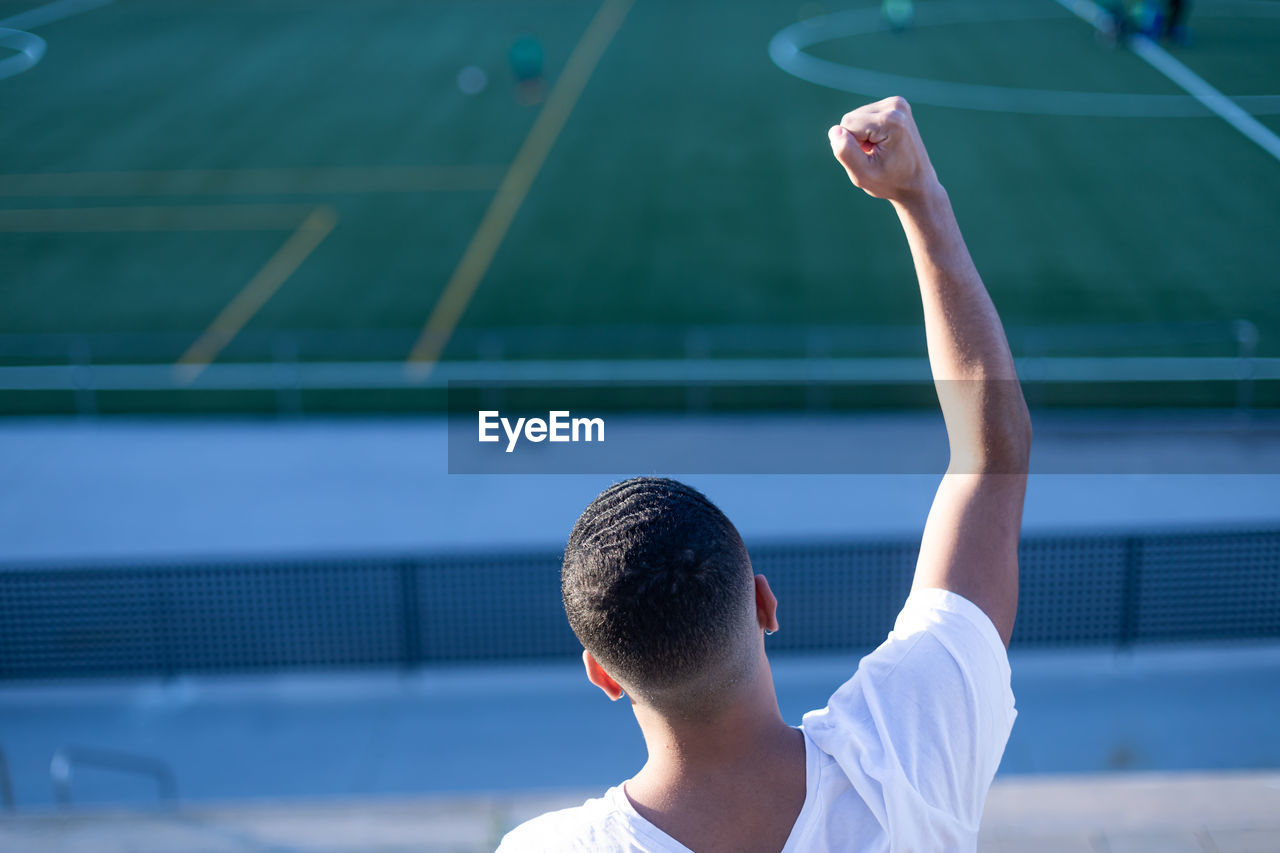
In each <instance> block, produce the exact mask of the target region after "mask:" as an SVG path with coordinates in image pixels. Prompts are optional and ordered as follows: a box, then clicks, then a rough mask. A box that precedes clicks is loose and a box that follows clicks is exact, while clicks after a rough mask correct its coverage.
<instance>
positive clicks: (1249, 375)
mask: <svg viewBox="0 0 1280 853" xmlns="http://www.w3.org/2000/svg"><path fill="white" fill-rule="evenodd" d="M1235 331H1236V357H1237V358H1238V359H1239V360H1240V374H1239V378H1238V379H1237V380H1236V411H1237V412H1239V415H1240V417H1241V418H1242V419H1244V420H1248V419H1249V416H1250V414H1251V413H1252V411H1253V357H1254V355H1255V354H1256V353H1257V350H1258V327H1257V326H1255V325H1254V324H1253V323H1251V322H1249V321H1248V320H1236V322H1235Z"/></svg>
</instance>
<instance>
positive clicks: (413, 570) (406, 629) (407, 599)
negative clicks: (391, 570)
mask: <svg viewBox="0 0 1280 853" xmlns="http://www.w3.org/2000/svg"><path fill="white" fill-rule="evenodd" d="M400 624H401V630H402V634H401V638H400V640H401V642H402V643H403V644H404V658H403V660H402V663H403V665H404V668H405V669H412V668H414V667H416V666H419V665H421V664H422V612H421V608H420V607H419V590H418V564H417V563H416V562H414V561H413V560H402V561H401V562H400Z"/></svg>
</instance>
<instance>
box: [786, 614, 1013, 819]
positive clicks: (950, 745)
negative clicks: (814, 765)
mask: <svg viewBox="0 0 1280 853" xmlns="http://www.w3.org/2000/svg"><path fill="white" fill-rule="evenodd" d="M1016 716H1017V711H1016V710H1015V708H1014V703H1013V691H1012V689H1011V687H1010V672H1009V660H1008V657H1007V655H1006V654H1005V649H1004V644H1003V643H1002V642H1001V640H1000V636H999V634H998V633H997V632H996V629H995V626H994V625H993V624H992V623H991V620H990V619H989V618H988V617H987V615H986V614H985V613H983V612H982V610H981V609H979V608H978V606H977V605H975V604H973V603H972V602H970V601H969V600H968V599H965V598H963V597H961V596H959V595H957V594H955V593H953V592H949V591H947V590H943V589H921V590H916V591H915V592H913V593H912V594H911V595H910V597H908V599H907V602H906V604H905V605H904V606H903V608H902V611H901V613H899V614H898V618H897V620H896V622H895V623H894V626H893V631H892V632H891V633H890V634H889V636H888V638H887V639H886V640H885V641H884V643H883V644H881V646H880V647H879V648H878V649H876V650H875V651H874V652H872V653H871V654H870V655H868V656H867V657H865V658H863V659H862V661H861V662H860V663H859V665H858V669H857V671H856V672H855V673H854V675H853V677H852V678H851V679H850V680H849V681H847V682H845V684H844V685H842V686H841V687H840V688H839V689H838V690H837V691H836V692H835V693H834V694H833V695H832V697H831V699H830V700H829V701H828V703H827V707H825V708H823V709H821V710H818V711H812V712H810V713H809V714H806V715H805V718H804V730H805V732H806V733H808V735H809V736H810V737H811V738H812V739H813V741H814V742H815V743H816V744H817V745H818V746H819V747H820V748H821V749H822V750H823V751H824V752H827V753H828V754H830V755H831V756H832V757H833V758H835V760H836V762H837V763H838V764H840V765H841V767H842V768H843V769H844V770H845V772H846V774H847V775H848V776H849V778H850V779H851V780H853V782H854V785H855V787H856V788H859V789H860V790H859V793H860V794H861V795H862V796H863V799H864V800H867V801H868V804H869V805H871V806H872V809H873V811H875V812H877V813H878V816H879V817H880V818H881V820H882V823H883V824H884V825H885V826H886V827H890V824H892V823H895V822H896V821H898V820H909V819H910V818H909V816H908V814H909V812H910V811H911V809H909V808H908V809H905V811H903V812H902V813H900V814H896V815H895V812H898V811H902V810H903V805H902V801H903V800H904V798H906V799H917V798H918V800H921V801H923V803H922V805H923V806H924V807H926V808H927V809H929V810H930V811H934V812H941V813H943V814H945V815H947V816H949V817H950V818H951V819H952V820H954V822H955V823H957V824H958V825H959V827H963V828H965V829H966V830H969V831H972V832H976V831H977V828H978V824H979V823H980V822H981V819H982V808H983V804H984V803H985V802H986V797H987V791H988V789H989V788H990V786H991V780H992V778H993V777H994V776H995V772H996V768H997V767H998V766H999V764H1000V758H1001V756H1002V755H1003V754H1004V748H1005V744H1006V743H1007V742H1008V739H1009V733H1010V731H1011V730H1012V727H1013V721H1014V718H1015V717H1016ZM917 818H918V815H917ZM959 827H957V828H959Z"/></svg>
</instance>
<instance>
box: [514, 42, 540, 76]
mask: <svg viewBox="0 0 1280 853" xmlns="http://www.w3.org/2000/svg"><path fill="white" fill-rule="evenodd" d="M507 58H508V59H510V60H511V71H512V73H513V74H515V75H516V79H517V80H521V81H523V80H536V79H537V78H539V77H541V76H542V42H540V41H538V40H537V39H536V38H534V37H533V36H521V37H520V38H518V39H516V40H515V43H514V44H512V45H511V50H510V51H508V53H507Z"/></svg>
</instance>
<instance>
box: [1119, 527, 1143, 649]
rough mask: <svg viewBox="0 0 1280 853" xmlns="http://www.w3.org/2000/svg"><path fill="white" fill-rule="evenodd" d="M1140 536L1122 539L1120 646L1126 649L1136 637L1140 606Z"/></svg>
mask: <svg viewBox="0 0 1280 853" xmlns="http://www.w3.org/2000/svg"><path fill="white" fill-rule="evenodd" d="M1141 597H1142V537H1141V536H1126V537H1125V540H1124V583H1123V586H1122V587H1121V591H1120V643H1119V645H1120V648H1121V649H1128V648H1130V647H1131V646H1132V645H1133V644H1134V642H1135V641H1136V640H1137V639H1138V618H1139V616H1140V612H1139V611H1140V609H1141V606H1142V602H1141Z"/></svg>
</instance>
